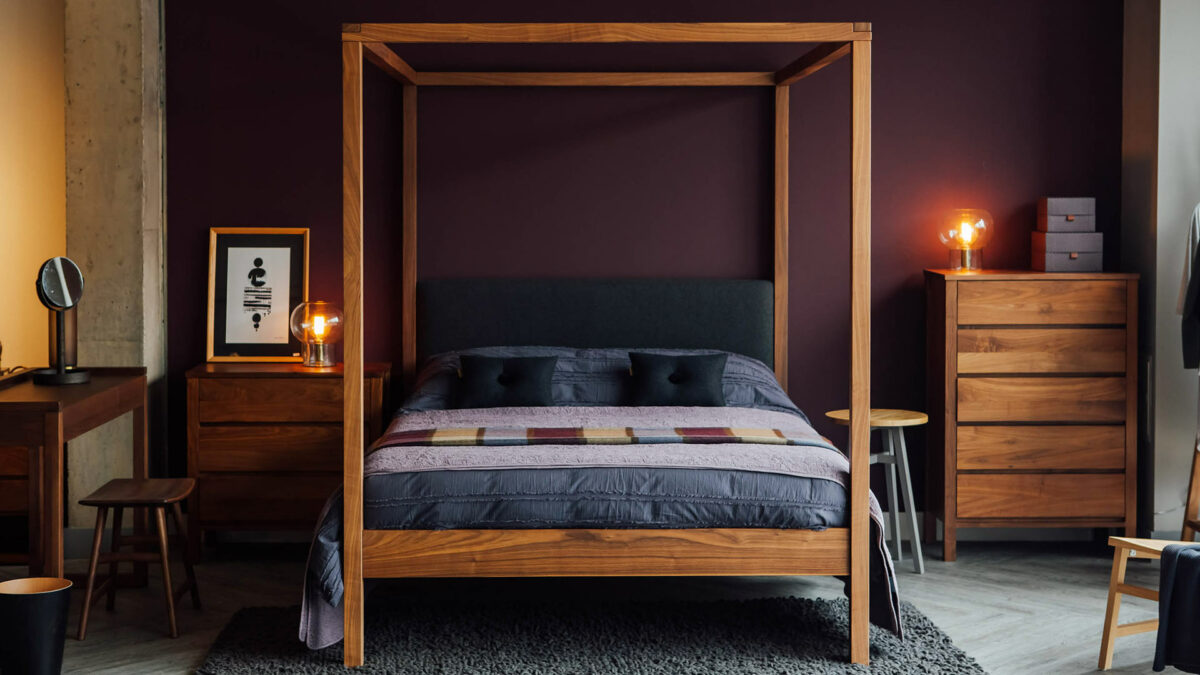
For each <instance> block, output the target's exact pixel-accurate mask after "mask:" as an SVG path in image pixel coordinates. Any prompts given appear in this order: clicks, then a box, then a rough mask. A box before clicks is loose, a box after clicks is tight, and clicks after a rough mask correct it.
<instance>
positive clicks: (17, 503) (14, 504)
mask: <svg viewBox="0 0 1200 675" xmlns="http://www.w3.org/2000/svg"><path fill="white" fill-rule="evenodd" d="M28 511H29V481H28V480H27V479H24V478H21V479H13V480H8V479H6V480H0V513H4V514H15V513H26V512H28Z"/></svg>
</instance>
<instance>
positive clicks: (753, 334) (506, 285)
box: [417, 279, 774, 366]
mask: <svg viewBox="0 0 1200 675" xmlns="http://www.w3.org/2000/svg"><path fill="white" fill-rule="evenodd" d="M773 315H774V292H773V288H772V285H771V282H769V281H758V280H723V279H443V280H428V281H422V282H420V283H418V284H417V359H418V362H420V361H422V360H424V359H425V358H426V357H428V356H431V355H433V354H439V353H441V352H447V351H453V350H458V349H468V348H471V347H490V346H497V345H540V346H551V347H658V348H669V347H677V348H683V349H721V350H724V351H729V352H735V353H738V354H745V355H746V356H752V357H754V358H756V359H758V360H760V361H762V362H764V363H766V364H767V365H768V366H771V365H773V364H772V361H773V355H774V350H773V344H774V320H773Z"/></svg>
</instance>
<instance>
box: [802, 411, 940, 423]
mask: <svg viewBox="0 0 1200 675" xmlns="http://www.w3.org/2000/svg"><path fill="white" fill-rule="evenodd" d="M825 416H826V417H828V418H829V419H831V420H833V421H834V422H836V423H837V424H840V425H842V426H847V425H849V424H850V411H849V410H845V409H843V410H830V411H829V412H827V413H825ZM928 421H929V415H926V414H925V413H923V412H917V411H915V410H899V409H897V408H871V426H873V427H915V426H920V425H922V424H925V423H927V422H928Z"/></svg>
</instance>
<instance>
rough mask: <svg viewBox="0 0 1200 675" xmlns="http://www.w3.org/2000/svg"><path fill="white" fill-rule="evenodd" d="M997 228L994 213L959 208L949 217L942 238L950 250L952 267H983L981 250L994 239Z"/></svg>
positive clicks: (944, 223)
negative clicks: (993, 235)
mask: <svg viewBox="0 0 1200 675" xmlns="http://www.w3.org/2000/svg"><path fill="white" fill-rule="evenodd" d="M995 229H996V228H995V227H994V221H993V220H992V214H990V213H988V212H987V211H984V210H983V209H955V210H953V211H951V212H950V213H948V214H946V217H945V218H944V219H943V220H942V227H941V229H939V230H938V239H940V240H941V241H942V244H944V245H945V246H946V248H948V249H950V267H952V268H954V269H980V268H981V267H983V253H982V252H981V249H983V247H984V246H987V244H988V242H989V241H991V240H992V234H993V233H994V232H995Z"/></svg>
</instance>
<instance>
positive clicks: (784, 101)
mask: <svg viewBox="0 0 1200 675" xmlns="http://www.w3.org/2000/svg"><path fill="white" fill-rule="evenodd" d="M791 91H792V88H791V87H790V86H788V85H786V84H783V85H778V86H776V87H775V280H774V282H775V283H774V286H775V337H774V342H775V354H774V359H775V379H777V380H779V386H781V387H783V390H784V391H787V386H788V385H787V379H788V363H787V357H788V119H789V116H788V104H789V102H790V98H791Z"/></svg>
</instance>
